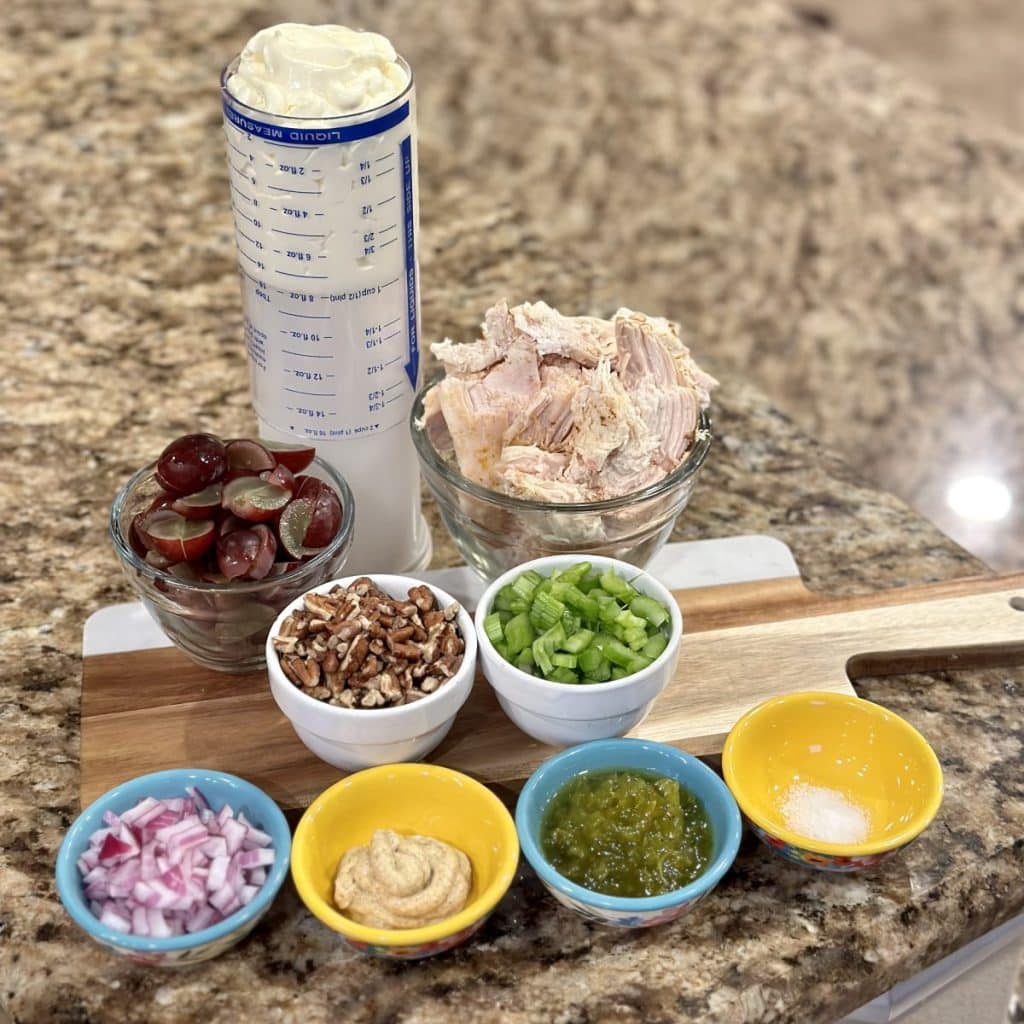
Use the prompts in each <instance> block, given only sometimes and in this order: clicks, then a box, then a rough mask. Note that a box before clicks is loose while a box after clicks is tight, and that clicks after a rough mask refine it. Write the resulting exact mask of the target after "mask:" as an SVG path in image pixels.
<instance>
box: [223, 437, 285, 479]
mask: <svg viewBox="0 0 1024 1024" xmlns="http://www.w3.org/2000/svg"><path fill="white" fill-rule="evenodd" d="M225 451H226V453H227V461H228V468H229V469H248V470H251V471H252V472H254V473H262V472H263V471H264V470H265V469H273V468H274V467H275V466H276V465H277V460H276V459H275V458H274V456H273V455H271V454H270V452H268V451H267V449H266V448H264V447H263V445H262V444H260V443H259V441H253V440H251V439H249V438H247V437H243V438H238V439H237V440H234V441H228V443H227V447H226V448H225Z"/></svg>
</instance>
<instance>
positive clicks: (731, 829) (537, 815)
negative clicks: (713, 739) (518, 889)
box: [516, 739, 742, 928]
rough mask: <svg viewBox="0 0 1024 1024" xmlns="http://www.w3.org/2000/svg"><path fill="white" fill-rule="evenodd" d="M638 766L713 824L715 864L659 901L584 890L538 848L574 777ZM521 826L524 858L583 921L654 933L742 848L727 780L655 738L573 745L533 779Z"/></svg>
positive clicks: (706, 888) (522, 801)
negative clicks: (669, 784) (684, 792)
mask: <svg viewBox="0 0 1024 1024" xmlns="http://www.w3.org/2000/svg"><path fill="white" fill-rule="evenodd" d="M615 769H635V770H638V771H643V772H650V773H653V774H657V775H663V776H667V777H668V778H671V779H675V780H676V781H678V782H680V783H682V785H684V786H685V787H686V788H687V789H688V790H690V792H691V793H694V794H695V795H696V796H698V797H699V798H700V800H701V802H702V803H703V804H704V810H705V811H706V812H707V814H708V817H709V818H710V819H711V827H712V831H713V834H714V848H713V850H712V858H711V863H710V864H709V865H708V868H707V870H706V871H705V872H704V874H702V875H701V876H700V877H699V878H697V879H696V880H694V881H693V882H691V883H690V884H689V885H687V886H684V887H683V888H682V889H675V890H673V891H672V892H668V893H665V894H664V895H662V896H646V897H642V898H639V899H629V898H626V897H623V896H606V895H604V894H603V893H599V892H594V891H593V890H591V889H584V888H583V886H581V885H577V884H576V883H575V882H571V881H570V880H569V879H568V878H566V877H565V876H564V875H561V874H559V873H558V872H557V871H556V870H555V869H554V868H553V867H552V866H551V864H550V863H549V861H548V860H547V858H546V857H545V856H544V854H543V853H542V852H541V848H540V826H541V822H542V821H543V818H544V813H545V811H546V810H547V807H548V804H549V803H550V802H551V800H552V799H553V798H554V796H555V795H556V794H557V793H558V791H559V790H560V789H561V788H562V787H563V786H564V785H565V784H566V783H567V782H569V780H570V779H572V778H574V777H575V776H577V775H580V774H582V773H583V772H592V771H609V770H615ZM516 829H517V830H518V832H519V843H520V845H521V846H522V848H523V855H524V856H525V857H526V859H527V860H528V861H529V862H530V866H531V867H532V868H533V870H534V871H536V872H537V875H538V876H539V878H540V880H541V882H543V883H544V886H545V888H546V889H547V890H548V892H550V893H551V895H552V896H554V897H555V899H556V900H558V902H559V903H561V904H563V905H564V906H566V907H569V908H570V909H571V910H575V911H576V913H577V914H579V915H580V916H581V917H585V918H586V919H587V920H588V921H595V922H597V923H598V924H606V925H613V926H616V927H619V928H650V927H652V926H653V925H657V924H664V923H665V922H666V921H672V920H674V919H675V918H677V917H680V916H681V915H683V914H685V913H686V912H687V911H688V910H690V909H691V908H692V907H693V906H695V905H696V904H697V903H698V902H699V901H700V900H702V899H703V898H704V897H705V896H707V894H708V893H709V892H711V890H712V889H714V887H715V886H716V885H717V884H718V883H719V881H721V879H722V876H723V875H724V874H725V873H726V872H727V871H728V870H729V868H730V867H731V865H732V862H733V861H734V860H735V859H736V852H737V850H739V846H740V833H741V831H742V825H741V822H740V812H739V808H738V807H737V806H736V801H735V800H734V799H733V798H732V794H731V793H730V792H729V790H728V789H727V788H726V785H725V783H724V782H722V780H721V779H720V778H719V777H718V776H717V775H716V774H715V773H714V772H713V771H712V770H711V769H710V768H709V767H708V766H707V765H706V764H704V763H703V762H702V761H698V760H697V758H695V757H693V756H691V755H690V754H686V753H684V752H683V751H681V750H676V748H675V747H669V746H666V745H665V744H664V743H654V742H651V741H650V740H632V739H611V740H596V741H594V742H593V743H581V744H580V745H579V746H576V747H570V748H569V749H568V750H563V751H562V752H561V753H560V754H556V755H555V756H554V757H552V758H550V759H549V760H547V761H545V762H544V763H543V764H542V765H541V766H540V767H539V768H538V769H537V770H536V771H535V772H534V773H533V775H531V776H530V778H529V781H528V782H527V783H526V785H525V786H524V787H523V791H522V793H520V795H519V803H518V804H517V805H516Z"/></svg>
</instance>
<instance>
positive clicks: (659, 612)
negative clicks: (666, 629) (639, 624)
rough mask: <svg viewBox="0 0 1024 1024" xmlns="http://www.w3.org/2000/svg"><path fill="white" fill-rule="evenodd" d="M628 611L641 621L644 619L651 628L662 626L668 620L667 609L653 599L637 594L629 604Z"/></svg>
mask: <svg viewBox="0 0 1024 1024" xmlns="http://www.w3.org/2000/svg"><path fill="white" fill-rule="evenodd" d="M629 610H630V611H631V612H632V613H633V614H634V615H639V616H640V618H641V619H646V620H647V621H648V622H649V623H650V624H651V625H652V626H655V627H657V626H663V625H664V624H665V623H666V622H668V620H669V614H668V609H667V608H666V607H665V606H664V605H663V604H661V603H659V602H658V601H655V600H654V598H653V597H648V596H647V595H646V594H638V595H637V596H636V597H634V598H633V600H632V601H630V602H629Z"/></svg>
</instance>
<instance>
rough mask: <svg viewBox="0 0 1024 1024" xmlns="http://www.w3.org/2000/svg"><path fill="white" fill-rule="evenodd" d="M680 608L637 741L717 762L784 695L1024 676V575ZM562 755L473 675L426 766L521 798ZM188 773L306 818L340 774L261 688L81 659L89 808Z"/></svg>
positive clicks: (243, 681)
mask: <svg viewBox="0 0 1024 1024" xmlns="http://www.w3.org/2000/svg"><path fill="white" fill-rule="evenodd" d="M675 596H676V600H677V601H678V603H679V605H680V608H681V609H682V612H683V619H684V636H683V642H682V646H681V653H680V658H679V666H678V668H677V670H676V674H675V677H674V679H673V681H672V682H671V683H670V684H669V686H668V687H667V688H666V690H665V691H664V693H662V695H661V697H660V698H659V699H658V701H657V703H656V704H655V706H654V709H653V710H652V711H651V713H650V715H649V716H648V718H647V719H646V721H644V722H643V723H642V724H641V725H640V726H638V727H637V728H636V729H635V730H634V731H633V732H632V733H631V735H634V736H639V737H644V738H648V739H654V740H659V741H661V742H664V743H671V744H672V745H674V746H677V747H682V748H684V749H686V750H688V751H691V752H692V753H695V754H700V755H713V754H717V753H719V752H720V751H721V749H722V743H723V741H724V739H725V736H726V735H727V733H728V731H729V729H730V728H731V727H732V725H733V724H734V723H735V722H736V720H737V719H738V718H739V717H740V716H741V715H742V714H743V713H744V712H745V711H747V710H748V709H749V708H751V707H753V706H754V705H756V704H758V703H760V702H761V701H763V700H766V699H767V698H769V697H772V696H775V695H777V694H781V693H788V692H792V691H794V690H830V691H833V692H841V693H852V692H853V688H852V686H851V683H850V676H851V674H852V675H854V676H856V675H858V674H868V673H870V674H874V675H883V674H891V673H900V672H911V671H919V670H923V669H934V668H937V667H943V666H956V667H960V668H966V667H972V666H977V665H987V666H990V665H996V664H1017V663H1020V662H1024V574H1019V575H1015V576H1001V577H1000V576H993V577H983V578H978V579H964V580H952V581H947V582H943V583H936V584H930V585H927V586H919V587H909V588H905V589H900V590H892V591H884V592H881V593H876V594H867V595H860V596H856V597H842V598H826V597H822V596H820V595H817V594H814V593H812V592H811V591H809V590H808V589H807V588H806V587H804V585H803V583H802V582H801V581H800V580H799V579H796V578H786V579H779V580H767V581H760V582H757V583H739V584H730V585H728V586H715V587H704V588H697V589H690V590H683V591H679V592H677V593H676V595H675ZM1011 602H1012V603H1011ZM1017 605H1019V606H1020V608H1018V607H1015V606H1017ZM552 752H553V751H552V749H551V748H549V747H545V746H543V745H541V744H539V743H535V742H534V741H532V740H531V739H530V738H529V737H527V736H525V735H524V734H523V733H522V732H520V731H519V730H518V729H517V728H516V727H515V726H514V725H512V723H511V722H510V721H509V720H508V719H507V718H506V717H505V715H504V714H503V712H502V711H501V709H500V708H499V707H498V704H497V701H496V700H495V699H494V696H493V693H492V691H491V688H490V687H489V686H488V684H487V681H486V680H485V679H484V678H483V677H482V676H479V675H478V677H477V680H476V683H475V685H474V687H473V692H472V694H471V695H470V698H469V700H468V701H467V702H466V704H465V706H464V707H463V709H462V710H461V711H460V712H459V715H458V717H457V719H456V721H455V724H454V725H453V727H452V730H451V732H450V733H449V735H448V737H447V738H446V739H445V741H444V742H443V743H442V745H441V746H440V747H439V748H438V749H437V750H436V751H435V752H434V753H433V755H431V758H430V759H431V760H432V761H436V762H438V763H441V764H445V765H448V766H450V767H452V768H457V769H459V770H460V771H464V772H466V773H468V774H470V775H473V776H475V777H477V778H479V779H482V780H483V781H485V782H492V783H514V782H517V781H520V780H522V779H524V778H526V776H527V775H529V774H530V772H531V771H533V769H534V768H535V767H536V766H537V765H538V764H539V763H540V762H541V761H543V760H544V759H545V758H546V757H548V756H549V755H550V754H551V753H552ZM184 766H197V767H199V766H201V767H207V768H217V769H221V770H224V771H230V772H234V773H236V774H238V775H242V776H244V777H245V778H247V779H249V780H250V781H252V782H254V783H255V784H256V785H258V786H261V787H262V788H263V789H265V790H266V791H267V792H268V793H269V794H270V795H271V796H272V797H273V798H274V799H275V800H277V802H278V803H279V804H280V805H281V806H282V807H285V808H297V807H305V806H306V805H308V803H309V802H310V801H311V800H312V799H313V798H314V797H315V796H316V795H317V794H318V793H320V792H321V791H322V790H323V789H324V788H326V787H327V786H329V785H330V784H331V783H332V782H334V781H335V780H337V779H338V778H340V777H341V776H342V775H343V774H344V773H343V772H341V771H340V770H339V769H336V768H332V767H331V766H330V765H328V764H325V763H324V762H322V761H319V760H318V759H317V758H315V757H314V756H313V755H312V754H310V753H309V752H308V751H307V750H306V748H305V747H304V746H302V744H301V743H300V742H299V741H298V739H296V737H295V735H294V733H293V732H292V729H291V726H290V724H289V722H288V720H287V719H286V718H285V717H284V716H283V715H282V714H281V713H280V712H279V711H278V709H277V706H276V705H275V703H274V701H273V698H272V697H271V695H270V690H269V687H268V685H267V679H266V673H265V672H257V673H251V674H248V675H227V674H223V673H218V672H212V671H210V670H208V669H204V668H202V667H200V666H199V665H196V664H194V663H193V662H191V661H189V660H188V658H186V657H185V655H183V654H182V653H181V652H180V651H178V650H177V649H176V648H170V647H168V648H159V649H156V650H146V651H130V652H121V653H117V654H103V655H94V656H91V657H87V658H86V659H85V661H84V664H83V670H82V752H81V794H80V795H81V800H82V803H83V805H85V804H87V803H89V802H90V801H92V800H93V799H95V798H96V797H97V796H99V795H100V794H101V793H103V792H104V791H106V790H107V789H110V788H111V787H112V786H114V785H116V784H117V783H119V782H122V781H124V780H126V779H128V778H131V777H133V776H135V775H140V774H143V773H145V772H150V771H157V770H159V769H162V768H173V767H184Z"/></svg>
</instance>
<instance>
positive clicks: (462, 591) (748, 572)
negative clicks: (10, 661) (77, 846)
mask: <svg viewBox="0 0 1024 1024" xmlns="http://www.w3.org/2000/svg"><path fill="white" fill-rule="evenodd" d="M647 568H648V571H650V572H652V573H653V574H654V575H655V576H657V577H658V579H660V580H661V581H662V583H664V584H665V586H667V587H668V588H669V590H687V589H690V588H693V587H713V586H722V585H725V584H727V583H752V582H756V581H757V580H776V579H782V578H787V577H793V576H796V577H799V575H800V570H799V569H798V568H797V564H796V559H795V558H794V557H793V552H792V551H790V550H789V548H788V547H787V546H786V545H785V544H783V542H782V541H781V540H779V539H778V538H776V537H768V536H765V535H763V534H750V535H747V536H742V537H716V538H713V539H711V540H695V541H686V542H680V543H675V544H666V545H665V547H663V548H662V549H661V551H659V552H658V554H657V555H655V556H654V558H653V559H651V562H650V564H649V565H648V566H647ZM416 577H417V578H418V579H422V580H424V581H426V582H427V583H432V584H433V585H434V586H437V587H440V588H441V589H442V590H447V591H448V593H449V594H451V595H452V596H453V597H454V598H455V599H456V600H457V601H460V602H462V604H464V605H466V606H467V607H468V608H472V607H474V606H475V605H476V602H477V601H478V600H479V599H480V597H481V595H482V594H483V592H484V590H485V589H486V586H487V584H486V583H485V582H484V581H483V580H481V579H480V577H479V576H477V575H476V573H475V572H473V570H472V569H470V568H469V567H468V566H465V565H461V566H458V567H456V568H454V569H433V570H426V571H423V572H418V573H416ZM170 646H171V642H170V640H168V639H167V637H166V636H164V634H163V632H162V631H161V629H160V627H159V626H158V625H157V624H156V623H155V622H154V621H153V620H152V619H151V618H150V617H149V614H148V613H147V612H146V610H145V608H143V606H142V605H141V604H140V603H139V602H138V601H135V602H132V603H130V604H115V605H110V606H109V607H107V608H100V609H99V610H98V611H95V612H93V613H92V615H90V616H89V618H88V619H86V622H85V628H84V631H83V635H82V656H83V657H86V658H88V657H90V656H91V655H97V654H117V653H119V652H122V651H148V650H152V649H153V648H157V647H170Z"/></svg>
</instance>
